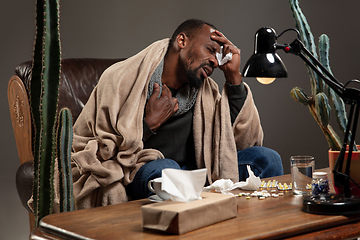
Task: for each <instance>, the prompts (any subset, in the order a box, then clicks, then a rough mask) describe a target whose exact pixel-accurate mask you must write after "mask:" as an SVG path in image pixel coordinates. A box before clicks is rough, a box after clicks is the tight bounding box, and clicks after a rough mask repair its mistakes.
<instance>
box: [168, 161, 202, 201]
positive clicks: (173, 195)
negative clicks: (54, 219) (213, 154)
mask: <svg viewBox="0 0 360 240" xmlns="http://www.w3.org/2000/svg"><path fill="white" fill-rule="evenodd" d="M205 181H206V168H203V169H197V170H191V171H190V170H180V169H171V168H167V169H163V170H162V184H161V190H164V191H166V192H167V193H169V194H170V199H171V200H173V201H179V202H191V201H194V200H197V199H201V197H200V194H201V192H202V190H203V187H204V185H205Z"/></svg>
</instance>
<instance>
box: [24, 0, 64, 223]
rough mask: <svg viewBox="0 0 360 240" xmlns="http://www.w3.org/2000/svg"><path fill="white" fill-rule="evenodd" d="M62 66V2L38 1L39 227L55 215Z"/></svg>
mask: <svg viewBox="0 0 360 240" xmlns="http://www.w3.org/2000/svg"><path fill="white" fill-rule="evenodd" d="M60 66H61V51H60V34H59V0H37V1H36V35H35V44H34V54H33V66H32V80H31V86H30V101H31V112H32V118H33V123H34V129H35V131H34V136H35V137H34V142H33V149H34V169H35V170H34V185H33V201H34V202H33V203H34V204H33V206H34V215H35V226H37V225H38V223H39V221H40V220H41V219H42V218H43V217H44V216H46V215H48V214H51V213H52V209H53V204H54V181H53V180H54V168H55V166H54V165H55V158H56V157H57V151H56V117H57V103H58V89H59V80H60ZM70 146H71V144H70ZM60 197H61V196H60Z"/></svg>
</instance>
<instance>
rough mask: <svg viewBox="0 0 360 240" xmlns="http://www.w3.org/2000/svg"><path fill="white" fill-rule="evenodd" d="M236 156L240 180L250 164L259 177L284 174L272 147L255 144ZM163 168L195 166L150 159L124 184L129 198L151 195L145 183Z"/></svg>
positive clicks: (159, 173) (190, 168)
mask: <svg viewBox="0 0 360 240" xmlns="http://www.w3.org/2000/svg"><path fill="white" fill-rule="evenodd" d="M237 156H238V167H239V180H240V181H245V179H246V178H247V177H248V171H247V168H246V166H247V165H250V167H251V170H252V171H253V172H254V174H255V175H256V176H258V177H260V178H267V177H274V176H279V175H283V174H284V171H283V166H282V161H281V157H280V155H279V154H278V153H277V152H276V151H274V150H272V149H269V148H265V147H259V146H255V147H250V148H247V149H244V150H241V151H238V154H237ZM165 168H174V169H184V170H193V169H196V166H195V165H193V166H184V167H182V168H181V167H180V166H179V164H178V163H177V162H175V161H174V160H172V159H158V160H154V161H150V162H148V163H146V164H145V165H144V166H142V167H141V168H140V169H139V171H138V172H137V173H136V174H135V177H134V180H133V181H132V183H130V184H129V185H127V186H126V192H127V195H128V196H129V197H130V199H132V200H136V199H141V198H147V197H149V196H150V195H152V194H153V193H152V192H151V191H150V190H149V189H148V187H147V183H148V182H149V181H150V180H152V179H154V178H158V177H161V172H162V170H163V169H165Z"/></svg>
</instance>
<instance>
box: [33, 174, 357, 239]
mask: <svg viewBox="0 0 360 240" xmlns="http://www.w3.org/2000/svg"><path fill="white" fill-rule="evenodd" d="M272 179H276V180H277V181H278V182H280V183H289V182H290V176H289V175H284V176H279V177H274V178H270V179H265V181H268V180H272ZM268 190H269V191H270V190H271V189H268ZM237 192H246V191H242V190H235V193H237ZM248 192H252V191H248ZM302 199H303V197H301V196H294V195H293V194H292V192H291V191H284V196H279V197H278V198H272V197H271V198H266V199H264V200H259V199H258V198H257V197H251V198H250V199H248V198H246V197H245V196H242V197H238V198H237V204H238V217H237V218H233V219H230V220H226V221H223V222H220V223H217V224H213V225H210V226H207V227H204V228H201V229H198V230H195V231H192V232H188V233H185V234H182V235H169V234H164V233H162V232H155V231H151V230H144V229H143V228H142V226H141V209H140V208H141V206H143V205H146V204H151V202H150V201H149V200H147V199H143V200H138V201H131V202H128V203H123V204H117V205H112V206H106V207H98V208H93V209H87V210H79V211H74V212H67V213H59V214H52V215H49V216H46V217H44V218H43V219H42V223H41V225H40V226H41V227H39V228H37V229H35V230H34V231H33V233H32V236H31V238H33V239H36V237H43V238H45V239H62V238H70V237H71V238H72V239H284V238H293V239H315V238H316V237H318V236H321V237H322V238H321V239H326V238H327V237H329V239H330V238H331V239H334V237H335V238H336V237H340V236H341V237H342V238H350V237H356V236H359V235H360V223H359V220H360V215H355V216H349V217H346V216H336V215H315V214H309V213H305V212H303V211H302V210H301V206H302ZM209 211H211V209H209ZM199 217H201V216H199ZM37 239H38V238H37Z"/></svg>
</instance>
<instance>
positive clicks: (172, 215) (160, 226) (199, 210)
mask: <svg viewBox="0 0 360 240" xmlns="http://www.w3.org/2000/svg"><path fill="white" fill-rule="evenodd" d="M201 197H202V199H200V200H195V201H192V202H188V203H186V202H175V201H171V200H167V201H163V202H159V203H153V204H148V205H144V206H142V207H141V213H142V226H143V228H145V229H155V230H160V231H164V232H167V233H173V234H183V233H186V232H189V231H192V230H195V229H198V228H201V227H205V226H208V225H211V224H214V223H217V222H220V221H224V220H227V219H230V218H234V217H237V212H238V211H237V203H236V197H235V196H232V195H224V194H219V193H209V192H202V193H201Z"/></svg>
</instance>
